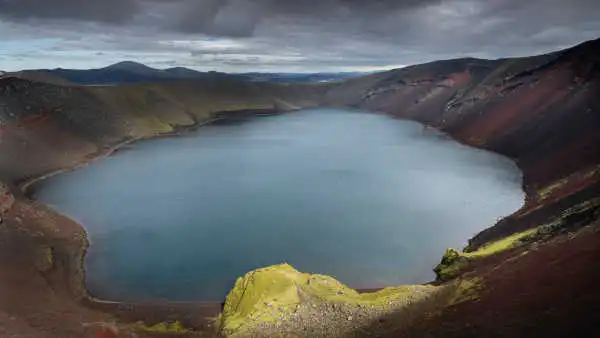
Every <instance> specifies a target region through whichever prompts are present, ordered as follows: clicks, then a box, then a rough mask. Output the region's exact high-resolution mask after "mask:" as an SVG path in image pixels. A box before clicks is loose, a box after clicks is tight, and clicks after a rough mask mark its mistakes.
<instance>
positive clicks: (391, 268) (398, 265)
mask: <svg viewBox="0 0 600 338" xmlns="http://www.w3.org/2000/svg"><path fill="white" fill-rule="evenodd" d="M520 186H521V173H520V171H519V170H518V169H517V168H516V166H515V165H514V164H513V163H512V162H511V161H509V160H507V159H505V158H502V157H500V156H497V155H494V154H491V153H488V152H484V151H480V150H476V149H472V148H468V147H465V146H462V145H460V144H458V143H456V142H454V141H450V140H447V139H446V138H445V137H443V136H442V135H440V134H439V133H437V132H434V131H424V130H423V128H422V126H421V125H419V124H417V123H413V122H407V121H399V120H394V119H391V118H389V117H386V116H382V115H376V114H369V113H363V112H356V111H344V110H332V109H327V110H325V109H318V110H308V111H302V112H297V113H292V114H287V115H282V116H272V117H261V118H254V119H251V120H248V121H246V122H244V123H237V124H222V125H213V126H208V127H205V128H202V129H201V130H199V131H198V132H195V133H193V134H188V135H187V136H184V137H178V138H169V139H159V140H153V141H145V142H140V143H136V144H135V145H133V146H131V147H129V148H127V150H126V151H123V152H119V153H117V154H116V155H115V156H112V157H110V158H107V159H105V160H102V161H99V162H96V163H94V164H92V165H90V166H88V167H86V168H84V169H81V170H78V171H75V172H72V173H69V174H65V175H61V176H58V177H55V178H52V179H50V180H47V181H46V182H44V183H43V184H42V185H41V186H40V187H39V190H38V192H37V197H38V198H39V199H40V200H41V201H43V202H45V203H48V204H50V205H52V206H54V207H55V208H56V209H58V210H60V211H62V212H64V213H66V214H68V215H70V216H71V217H73V218H74V219H76V220H78V221H80V222H81V223H82V224H83V225H84V226H85V228H86V230H87V231H88V233H89V239H90V241H91V248H90V250H89V252H88V255H87V258H86V265H87V282H88V288H89V289H90V291H91V292H92V293H93V294H95V295H97V296H100V297H102V298H108V299H120V300H144V299H145V300H148V299H170V300H192V299H197V300H221V299H223V297H224V295H225V294H226V292H227V291H228V289H229V288H230V287H231V286H232V284H233V283H234V281H235V278H236V277H237V276H240V275H243V274H244V273H246V272H247V271H249V270H252V269H254V268H257V267H262V266H266V265H270V264H276V263H280V262H289V263H291V264H292V265H294V266H295V267H296V268H298V269H299V270H301V271H305V272H313V273H324V274H328V275H332V276H334V277H336V278H338V279H339V280H341V281H343V282H345V283H346V284H349V285H350V286H353V287H377V286H384V285H391V284H399V283H416V282H426V281H428V280H431V279H432V278H433V277H434V274H433V273H432V272H431V268H432V267H433V266H434V265H435V264H437V263H438V262H439V260H440V258H441V256H442V254H443V252H444V250H445V249H446V247H462V246H463V245H464V244H466V243H465V242H466V239H468V238H469V237H470V236H472V235H473V234H475V233H476V232H477V231H479V230H481V229H483V228H485V227H488V226H490V225H492V224H493V223H494V222H495V221H496V219H497V218H499V217H501V216H504V215H507V214H510V213H511V212H513V211H515V210H516V209H518V208H519V207H520V206H521V204H522V200H523V193H522V191H521V188H520Z"/></svg>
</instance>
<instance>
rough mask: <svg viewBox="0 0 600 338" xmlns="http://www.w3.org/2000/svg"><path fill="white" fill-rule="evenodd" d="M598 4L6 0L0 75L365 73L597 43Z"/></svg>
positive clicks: (0, 12)
mask: <svg viewBox="0 0 600 338" xmlns="http://www.w3.org/2000/svg"><path fill="white" fill-rule="evenodd" d="M599 13H600V0H568V1H567V0H528V1H525V0H85V1H83V0H0V69H1V70H18V69H32V68H56V67H63V68H95V67H103V66H106V65H108V64H111V63H114V62H118V61H123V60H134V61H138V62H143V63H145V64H147V65H150V66H153V67H157V68H167V67H173V66H184V67H190V68H194V69H198V70H219V71H226V72H244V71H285V72H313V71H354V70H358V71H368V70H375V69H381V68H393V67H399V66H403V65H409V64H416V63H422V62H427V61H432V60H437V59H447V58H454V57H463V56H473V57H482V58H499V57H507V56H524V55H532V54H539V53H545V52H549V51H553V50H557V49H561V48H565V47H569V46H571V45H574V44H577V43H580V42H583V41H585V40H590V39H595V38H598V37H600V16H599Z"/></svg>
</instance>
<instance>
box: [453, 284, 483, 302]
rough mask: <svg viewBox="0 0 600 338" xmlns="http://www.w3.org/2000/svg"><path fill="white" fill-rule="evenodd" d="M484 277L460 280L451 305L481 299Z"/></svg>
mask: <svg viewBox="0 0 600 338" xmlns="http://www.w3.org/2000/svg"><path fill="white" fill-rule="evenodd" d="M483 287H484V285H483V279H481V278H472V279H464V280H460V281H458V284H457V287H456V291H455V294H454V296H453V297H452V298H451V299H450V302H449V303H448V305H449V306H452V305H456V304H460V303H463V302H468V301H476V300H478V299H479V291H481V290H482V289H483Z"/></svg>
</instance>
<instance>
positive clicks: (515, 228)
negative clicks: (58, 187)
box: [0, 40, 600, 337]
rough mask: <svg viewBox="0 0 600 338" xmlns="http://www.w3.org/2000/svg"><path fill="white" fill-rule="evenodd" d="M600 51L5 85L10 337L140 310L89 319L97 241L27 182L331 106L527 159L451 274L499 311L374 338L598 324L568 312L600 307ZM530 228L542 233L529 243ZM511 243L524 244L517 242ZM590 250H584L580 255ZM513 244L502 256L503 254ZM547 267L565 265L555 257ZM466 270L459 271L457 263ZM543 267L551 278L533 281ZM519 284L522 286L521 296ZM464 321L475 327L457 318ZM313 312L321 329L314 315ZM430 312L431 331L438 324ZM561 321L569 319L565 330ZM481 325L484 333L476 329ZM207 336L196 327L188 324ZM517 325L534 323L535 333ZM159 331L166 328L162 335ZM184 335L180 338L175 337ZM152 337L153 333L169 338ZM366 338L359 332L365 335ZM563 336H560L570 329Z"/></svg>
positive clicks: (448, 316)
mask: <svg viewBox="0 0 600 338" xmlns="http://www.w3.org/2000/svg"><path fill="white" fill-rule="evenodd" d="M599 50H600V40H596V41H590V42H587V43H585V44H582V45H580V46H576V47H574V48H571V49H568V50H564V51H560V52H556V53H552V54H548V55H541V56H534V57H529V58H519V59H504V60H493V61H488V60H479V59H459V60H449V61H438V62H433V63H429V64H424V65H418V66H412V67H407V68H404V69H399V70H394V71H390V72H384V73H379V74H373V75H368V76H364V77H359V78H355V79H350V80H348V81H345V82H343V83H341V84H328V85H299V84H298V85H284V84H270V83H250V82H245V81H241V80H238V79H232V78H226V79H225V78H215V79H205V80H198V81H175V82H168V83H150V84H135V85H120V86H77V85H71V84H68V83H65V82H63V81H60V80H57V79H54V78H48V77H47V76H45V75H43V74H42V75H40V74H36V73H35V72H33V73H23V74H20V75H18V74H17V75H18V76H15V74H13V75H10V74H9V76H6V75H5V76H3V77H0V181H2V182H3V184H2V185H0V214H1V215H2V217H3V223H2V224H0V263H1V264H0V267H1V268H0V277H1V278H0V299H2V300H3V301H2V302H0V334H4V335H8V334H22V335H24V336H28V337H36V336H40V337H43V336H48V334H51V336H64V337H71V336H73V337H81V336H86V335H89V334H91V333H90V332H96V333H98V332H102V334H104V336H106V337H108V336H110V335H112V336H114V332H116V330H117V329H116V328H114V327H113V326H115V325H116V326H117V327H119V328H120V332H121V334H122V335H127V334H128V332H129V331H130V330H129V328H130V326H128V325H125V324H110V325H109V324H107V323H111V322H112V321H115V320H116V318H114V317H113V316H112V315H109V314H107V313H106V311H105V310H106V308H111V311H110V312H111V313H113V314H115V313H117V314H118V313H121V312H125V313H126V317H128V319H131V318H133V317H135V316H133V317H132V316H131V313H132V312H133V313H135V310H131V311H129V310H126V311H125V310H123V307H118V309H117V310H119V311H117V312H114V311H112V310H114V308H113V307H111V306H99V304H95V305H94V306H92V307H91V308H90V307H89V306H85V307H82V302H81V301H82V300H83V301H84V303H89V300H87V301H86V299H87V297H86V293H85V290H83V288H82V280H81V269H80V264H81V257H82V255H83V254H84V250H85V247H86V245H87V242H86V240H85V234H84V232H83V231H82V229H81V227H79V226H78V225H77V224H75V223H74V222H72V221H70V220H68V219H66V218H65V217H62V216H60V215H57V214H55V213H54V212H53V211H52V210H49V209H47V208H45V207H44V206H42V205H39V204H37V203H36V202H34V201H31V200H29V199H27V198H26V197H25V196H23V194H22V190H20V189H18V187H19V186H21V187H22V186H23V184H24V183H26V182H28V181H30V180H31V179H35V178H38V177H40V176H44V175H45V174H48V173H52V172H54V171H57V170H64V169H70V168H74V167H77V166H78V165H82V164H85V163H87V162H89V161H90V160H92V159H95V158H97V157H99V156H102V155H104V154H107V153H110V151H112V150H113V149H115V148H116V147H118V146H119V145H121V144H123V143H126V142H130V141H133V140H136V139H141V138H146V137H154V136H157V135H167V134H173V133H177V132H179V131H182V130H184V129H186V128H191V127H194V126H198V125H200V124H202V123H203V122H205V121H209V120H211V119H214V118H222V117H226V116H227V115H228V114H229V115H232V116H235V115H240V114H249V113H256V112H262V113H278V112H283V111H288V110H293V109H296V108H301V107H313V106H325V105H329V106H351V107H359V108H363V109H370V110H375V111H380V112H382V113H387V114H392V115H394V116H398V117H400V118H408V119H413V120H417V121H421V122H423V123H426V124H428V125H431V126H434V127H437V128H439V129H441V130H444V131H446V132H448V133H449V134H451V135H452V136H454V137H455V138H457V139H458V140H460V141H462V142H464V143H466V144H469V145H473V146H477V147H482V148H486V149H490V150H492V151H496V152H498V153H501V154H505V155H507V156H510V157H512V158H514V159H516V160H517V162H518V164H519V165H520V167H521V168H522V169H523V171H524V174H525V187H524V188H525V190H526V192H527V203H526V205H525V206H524V208H523V209H522V210H520V211H518V212H517V213H515V214H514V215H512V216H510V217H508V218H506V219H504V220H502V221H500V222H499V223H498V224H496V225H494V226H492V227H490V228H489V229H487V230H485V231H483V232H481V233H480V234H478V235H477V236H475V237H474V238H473V239H472V240H471V242H470V245H469V247H468V250H467V251H469V252H466V253H460V252H458V251H456V252H455V254H453V255H452V257H453V258H452V259H446V263H448V264H447V266H448V267H449V268H451V270H452V271H453V274H452V276H451V278H450V279H452V278H456V277H461V276H462V277H461V278H468V280H482V283H483V284H486V285H488V287H486V289H487V290H492V291H486V292H484V294H483V295H482V296H481V301H482V303H483V304H485V306H493V307H494V309H496V308H497V309H498V312H492V313H489V312H485V311H483V310H484V309H485V308H483V307H478V306H479V305H477V304H478V303H477V302H469V301H468V302H467V303H468V305H465V306H463V305H457V306H455V304H454V303H453V302H452V301H447V300H445V301H443V302H442V303H443V304H442V303H440V304H442V305H440V304H437V305H440V307H439V308H438V309H437V310H435V311H433V310H432V311H429V310H428V311H427V312H420V313H421V314H422V315H425V314H427V315H426V316H425V317H422V318H421V317H419V318H420V319H419V318H418V320H416V323H417V324H418V325H417V324H415V325H408V324H406V325H405V324H403V326H402V327H397V325H391V326H386V325H387V324H385V323H400V322H403V319H402V318H403V317H402V316H403V315H402V314H400V316H394V315H390V316H388V315H386V318H384V319H382V320H384V321H385V323H384V324H385V325H384V324H381V323H383V322H379V321H377V320H376V322H378V323H379V324H377V325H375V326H377V330H379V329H380V328H379V326H381V325H383V326H385V327H384V329H385V330H384V331H377V330H375V329H374V330H375V331H376V332H386V334H389V333H390V332H396V333H398V334H409V335H412V336H422V335H423V333H426V332H433V333H431V336H439V335H440V334H446V335H450V336H452V335H454V336H469V335H470V336H478V335H481V334H484V333H485V335H486V336H493V335H494V334H492V333H494V332H495V333H496V334H497V335H499V334H498V332H501V330H500V329H501V327H500V326H498V325H500V324H497V323H495V322H494V321H493V320H490V318H493V317H494V316H495V315H496V316H506V317H507V318H513V317H514V318H517V317H519V316H525V315H526V314H532V313H533V312H535V311H540V309H542V308H543V307H542V305H544V304H546V305H548V304H549V303H548V300H549V299H550V298H551V297H558V298H557V299H560V300H561V302H562V303H561V302H559V303H561V304H565V310H564V311H563V310H561V309H555V312H553V313H552V316H549V317H544V318H545V321H546V322H544V325H546V327H550V328H552V327H553V326H552V325H554V326H556V325H563V326H564V327H567V326H569V325H571V324H574V323H579V324H581V323H584V322H586V323H587V321H589V320H592V319H593V318H592V317H593V316H592V314H593V313H598V311H596V310H598V309H597V308H594V307H593V305H590V304H592V303H589V302H585V304H586V308H585V309H586V310H590V312H589V313H588V314H587V315H586V314H582V313H579V312H578V317H577V318H576V317H574V316H571V315H569V313H568V312H566V311H567V310H566V309H572V308H573V307H576V306H577V304H584V302H583V301H581V299H580V297H578V296H577V290H578V288H577V285H580V286H582V287H585V288H586V291H587V295H588V296H589V298H590V299H600V298H598V297H597V296H598V294H599V293H598V290H597V289H598V288H597V287H596V288H594V287H593V285H590V284H589V283H586V282H585V281H586V280H588V279H589V277H590V276H592V274H590V273H589V272H590V271H591V270H593V269H591V268H590V267H589V264H588V265H585V264H583V263H582V262H584V263H585V262H588V263H589V262H590V259H591V258H593V257H597V253H598V252H597V250H594V248H598V247H600V238H599V236H597V233H598V232H597V231H592V230H585V229H588V228H589V225H590V224H595V222H597V219H598V218H599V216H600V212H598V210H599V205H600V203H598V201H597V200H596V199H595V198H596V197H597V196H600V146H599V145H600V53H598V51H599ZM528 229H535V230H532V232H527V233H525V235H526V236H525V235H520V234H523V233H524V231H525V230H528ZM580 229H584V230H580ZM593 229H596V228H593ZM569 233H571V234H569ZM514 234H516V235H515V236H516V237H515V236H511V235H514ZM573 234H581V236H579V235H577V236H575V237H576V238H581V239H580V240H577V241H575V240H571V239H572V238H575V237H573V236H574V235H573ZM506 238H509V239H515V238H518V241H516V240H511V241H509V242H508V244H510V245H508V244H506V243H507V240H506ZM525 238H526V239H527V240H526V241H525V240H524V239H525ZM553 241H556V242H553ZM579 243H581V248H587V249H585V250H583V251H582V249H581V248H580V247H579V245H580V244H579ZM505 244H506V245H505ZM532 246H535V248H537V247H538V246H539V247H541V248H542V249H540V250H537V249H532ZM490 247H492V248H494V250H491V249H490ZM500 247H501V249H502V250H497V248H500ZM556 250H559V251H556ZM529 252H532V253H531V254H528V253H529ZM557 252H558V254H557ZM561 252H566V253H568V255H565V256H564V257H566V258H565V259H567V260H566V261H565V259H562V260H561V259H559V258H560V253H561ZM522 256H523V257H525V258H521V257H522ZM473 257H476V259H475V258H473ZM549 257H550V258H552V259H553V261H552V262H551V263H552V264H550V263H549V262H546V261H545V260H547V259H550V258H549ZM508 261H510V262H515V264H514V265H510V264H509V265H508V266H514V268H509V267H507V265H506V264H503V263H504V262H508ZM592 261H593V260H592ZM455 262H459V263H460V264H459V265H453V264H454V263H455ZM580 263H581V264H580ZM536 264H537V266H541V268H540V269H541V270H539V269H538V270H539V271H537V272H538V274H537V275H532V276H528V275H527V272H528V271H533V270H534V269H531V267H532V266H536ZM586 264H587V263H586ZM571 265H573V266H577V267H578V270H576V271H575V272H574V273H573V274H571V275H569V276H570V277H569V278H571V279H569V282H570V284H568V285H569V288H568V289H565V290H563V289H561V288H562V286H563V285H562V284H556V285H555V284H552V285H553V287H552V288H550V289H547V288H544V289H540V290H538V289H537V288H536V285H538V284H531V283H526V281H527V280H529V279H530V278H529V277H531V278H534V279H535V278H537V279H535V280H536V281H537V283H542V282H543V278H560V277H561V275H560V273H559V272H560V271H561V269H563V270H564V269H566V268H568V267H569V266H571ZM586 266H588V269H586ZM457 267H458V268H457ZM590 269H591V270H590ZM498 271H500V272H501V273H505V276H506V279H498V278H497V273H498ZM532 273H533V272H532ZM465 276H467V277H465ZM592 277H593V276H592ZM591 280H593V278H592V279H591ZM507 281H509V282H508V284H510V283H514V285H520V289H519V288H516V289H514V288H513V289H511V288H510V287H509V286H507V284H506V283H507ZM452 283H453V282H452ZM443 285H447V284H443ZM490 285H491V286H493V287H490ZM494 287H498V288H499V290H504V291H502V292H509V291H510V290H513V291H514V290H517V291H515V292H520V293H521V294H523V295H529V296H530V297H529V298H527V299H530V300H528V301H529V302H530V303H527V304H525V305H523V306H517V309H515V307H514V306H513V307H511V304H512V303H511V304H508V303H507V300H506V297H499V294H498V293H496V292H495V291H493V288H494ZM542 291H543V292H542ZM498 292H500V291H498ZM451 296H452V295H450V296H449V297H450V299H451V298H452V297H451ZM536 297H537V298H536ZM565 297H569V299H568V300H567V299H566V298H565ZM516 303H517V304H521V303H519V302H518V301H516ZM595 304H598V303H597V302H596V303H595ZM88 305H89V304H88ZM104 305H106V304H104ZM326 305H327V304H326ZM434 305H435V304H434ZM513 305H514V304H513ZM566 305H568V306H566ZM319 306H320V305H319ZM482 306H483V305H482ZM127 308H129V307H128V306H127ZM150 308H151V309H152V307H150ZM157 308H158V307H154V309H157ZM94 309H96V310H94ZM98 309H100V310H98ZM517 310H519V311H525V312H526V313H525V314H524V313H519V312H518V311H517ZM144 311H146V310H144ZM151 311H152V310H148V311H146V312H145V313H147V312H151ZM211 311H212V312H211ZM449 311H450V312H449ZM452 311H458V313H461V314H464V316H463V317H461V316H456V315H452ZM461 311H463V312H461ZM527 311H531V312H527ZM594 311H595V312H594ZM216 312H218V309H214V308H213V309H212V310H210V311H208V312H207V313H203V312H199V313H203V314H198V317H200V316H204V315H205V314H209V313H211V314H216ZM169 313H170V315H169ZM173 313H174V312H173V311H172V309H171V308H170V309H169V310H168V312H166V313H165V317H166V318H169V319H172V318H173ZM415 313H416V312H415ZM517 313H519V315H518V316H517V315H516V314H517ZM233 315H234V316H235V315H236V314H235V313H233ZM305 315H308V316H309V317H310V313H308V314H305ZM484 315H487V317H485V316H484ZM169 316H170V317H169ZM431 316H433V317H432V318H434V319H432V320H430V319H428V318H430V317H431ZM482 316H483V317H482ZM511 316H513V317H511ZM515 316H516V317H515ZM333 317H335V316H333ZM333 317H332V318H333ZM367 317H368V316H367ZM135 318H136V319H140V318H139V317H135ZM365 318H366V317H365ZM532 318H533V317H532ZM549 318H562V322H557V321H552V320H551V319H549ZM197 319H200V318H197ZM576 319H577V320H578V321H577V320H576ZM515 320H516V319H515ZM200 322H202V320H200ZM475 322H477V323H479V324H478V325H480V327H481V328H482V329H480V330H479V331H477V330H476V329H474V328H473V327H470V324H471V323H475ZM98 323H100V324H98ZM201 324H202V323H197V322H194V321H193V320H191V319H190V320H188V321H187V322H185V323H184V325H187V326H190V325H191V326H196V327H199V326H200V325H201ZM292 324H293V322H292ZM380 324H381V325H380ZM517 324H518V325H520V327H521V328H526V327H530V328H531V327H532V326H531V323H524V322H521V323H517ZM517 324H515V325H517ZM432 325H434V326H435V328H436V329H435V330H431V329H432V327H434V326H432ZM495 325H496V326H495ZM518 325H517V326H518ZM528 325H529V326H528ZM518 327H519V326H518ZM518 327H517V328H518ZM536 327H539V326H536ZM440 328H447V331H444V330H443V329H440ZM137 329H138V330H137V331H140V327H138V328H137ZM158 329H160V330H159V331H161V330H162V331H165V330H164V329H165V327H164V325H163V326H159V327H158ZM166 329H167V330H166V331H168V329H169V327H168V326H167V327H166ZM2 330H4V331H2ZM90 330H91V331H90ZM174 330H175V331H180V330H179V328H178V327H175V328H174ZM365 330H367V331H365ZM386 330H387V331H386ZM515 330H517V329H515ZM540 330H541V329H540ZM141 331H143V332H146V334H148V335H149V336H157V335H160V334H161V333H160V332H154V331H156V330H154V331H152V330H144V329H141ZM375 331H374V332H375ZM111 332H112V333H111ZM357 332H360V334H359V336H360V335H362V334H365V332H368V328H365V329H364V330H362V329H361V330H359V331H357ZM511 332H513V331H511ZM514 332H517V331H514ZM514 332H513V333H514ZM535 332H537V331H535V330H533V331H531V333H532V334H535ZM547 332H553V331H552V330H547ZM554 332H559V330H558V328H557V330H555V331H554ZM179 333H182V332H179ZM98 334H100V333H98ZM165 334H166V333H165ZM174 334H177V332H174ZM182 334H185V335H191V334H192V333H190V332H187V331H186V332H185V333H182ZM511 335H514V334H512V333H511ZM98 337H101V336H98Z"/></svg>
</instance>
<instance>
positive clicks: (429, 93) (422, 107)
mask: <svg viewBox="0 0 600 338" xmlns="http://www.w3.org/2000/svg"><path fill="white" fill-rule="evenodd" d="M599 50H600V40H595V41H589V42H586V43H584V44H581V45H579V46H576V47H573V48H570V49H567V50H564V51H560V52H556V53H552V54H548V55H540V56H534V57H528V58H518V59H504V60H493V61H488V60H479V59H459V60H449V61H437V62H433V63H428V64H423V65H418V66H412V67H407V68H403V69H399V70H394V71H390V72H386V73H380V74H375V75H371V76H368V77H364V78H358V79H351V80H349V81H347V82H345V83H344V84H342V85H341V86H339V87H337V88H335V89H333V90H332V91H330V92H329V93H328V95H327V101H328V102H329V103H330V104H334V105H351V106H356V107H359V108H364V109H369V110H376V111H381V112H384V113H388V114H392V115H394V116H398V117H400V118H407V119H412V120H416V121H420V122H423V123H425V124H428V125H431V126H434V127H436V128H439V129H441V130H443V131H445V132H447V133H449V134H451V135H452V136H453V137H454V138H456V139H458V140H459V141H461V142H463V143H465V144H468V145H472V146H475V147H480V148H485V149H489V150H491V151H494V152H497V153H500V154H504V155H506V156H509V157H511V158H513V159H515V160H516V161H517V163H518V164H519V166H520V168H521V169H522V170H523V172H524V175H525V177H524V180H525V186H524V188H525V191H526V193H527V201H526V202H527V203H526V205H525V207H524V208H523V210H521V212H519V213H518V214H516V215H515V216H513V217H509V218H508V219H506V220H504V221H503V222H501V224H498V225H497V226H496V227H494V228H491V229H489V230H487V231H484V232H482V233H481V234H479V235H478V236H476V237H475V238H474V239H473V240H472V242H471V243H472V245H473V248H475V247H477V246H479V245H481V244H483V243H484V242H486V241H490V240H493V239H497V238H498V236H503V235H506V234H507V233H513V232H517V231H520V230H525V229H526V228H528V227H532V226H534V225H536V224H538V223H540V222H543V221H544V220H546V219H548V217H551V216H552V215H553V214H554V213H555V211H556V210H559V209H565V208H568V207H569V206H572V205H575V204H577V203H580V202H582V201H584V200H586V199H587V198H588V197H589V196H591V195H594V194H599V193H600V190H599V187H598V184H599V180H600V172H599V169H600V168H599V166H598V165H599V164H600V147H599V146H598V145H600V54H599V53H598V51H599ZM577 196H579V197H577ZM516 219H518V220H516Z"/></svg>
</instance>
